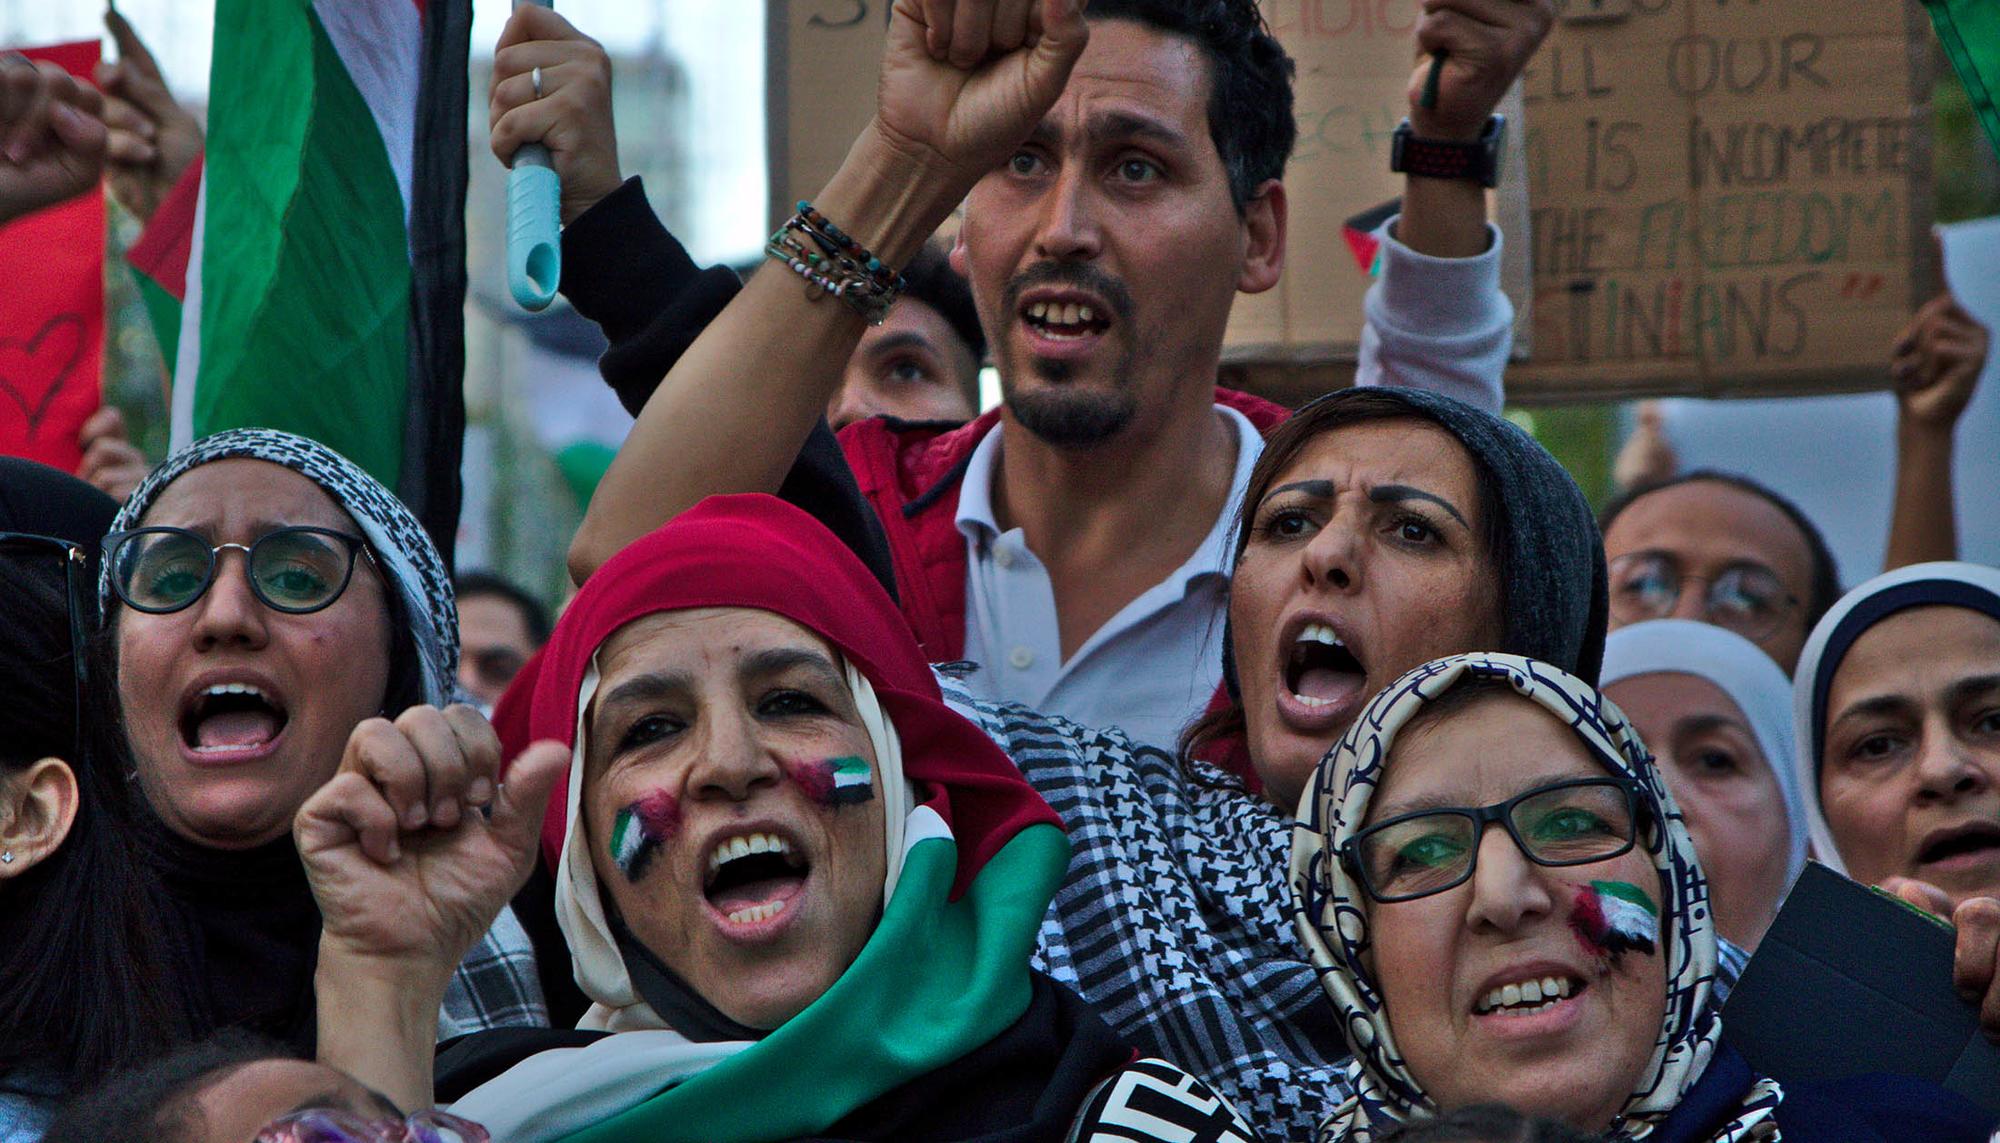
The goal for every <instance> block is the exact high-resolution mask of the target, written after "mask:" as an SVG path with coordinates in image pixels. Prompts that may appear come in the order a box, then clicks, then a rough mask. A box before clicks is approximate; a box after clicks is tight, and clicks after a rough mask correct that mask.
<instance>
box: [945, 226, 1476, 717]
mask: <svg viewBox="0 0 2000 1143" xmlns="http://www.w3.org/2000/svg"><path fill="white" fill-rule="evenodd" d="M1395 223H1396V220H1395V219H1393V218H1392V219H1390V220H1389V221H1388V222H1385V223H1383V224H1382V227H1381V229H1379V230H1377V231H1376V236H1377V237H1378V238H1380V239H1381V241H1382V262H1381V267H1382V269H1381V277H1380V278H1378V279H1377V280H1376V282H1375V284H1374V285H1372V286H1370V287H1369V290H1368V294H1367V297H1366V299H1365V300H1364V304H1363V307H1362V308H1363V312H1364V315H1365V317H1366V322H1365V325H1364V327H1363V329H1362V332H1361V348H1360V360H1359V364H1358V366H1357V368H1356V370H1355V376H1354V383H1355V384H1356V385H1407V386H1410V387H1413V388H1418V389H1428V390H1431V391H1433V392H1437V393H1443V394H1445V395H1447V396H1451V397H1456V398H1458V399H1459V400H1462V401H1466V402H1468V403H1470V404H1472V405H1473V406H1475V407H1477V408H1481V409H1485V410H1487V411H1488V412H1491V413H1496V414H1497V413H1498V412H1499V411H1500V405H1501V385H1500V378H1501V373H1502V371H1503V370H1504V369H1505V368H1506V365H1507V354H1508V351H1509V349H1510V348H1511V347H1512V345H1513V323H1514V308H1513V305H1512V303H1510V302H1509V301H1508V300H1507V296H1506V295H1505V294H1504V293H1502V292H1501V290H1500V261H1501V238H1500V231H1499V228H1497V227H1494V226H1492V225H1490V224H1489V225H1488V226H1487V228H1486V232H1487V235H1488V236H1489V238H1490V245H1489V246H1488V248H1487V250H1486V252H1485V253H1484V254H1480V255H1476V256H1474V257H1471V258H1434V257H1431V256H1429V255H1426V254H1419V253H1418V252H1416V251H1414V250H1412V249H1410V248H1409V247H1407V246H1405V245H1403V243H1402V242H1401V241H1399V240H1398V239H1397V238H1396V236H1395V233H1394V227H1395ZM1217 408H1219V409H1221V411H1222V412H1223V414H1224V415H1225V416H1226V417H1228V418H1229V420H1230V423H1232V424H1234V425H1235V426H1236V437H1237V449H1236V475H1235V478H1234V480H1233V481H1232V482H1231V485H1230V489H1229V499H1228V501H1227V502H1226V503H1225V505H1224V507H1223V510H1222V513H1221V515H1220V516H1218V517H1217V518H1216V521H1215V524H1214V525H1213V526H1212V527H1211V528H1210V529H1209V532H1208V537H1207V538H1206V539H1204V540H1203V541H1202V543H1201V547H1199V548H1197V549H1196V550H1195V553H1194V555H1192V556H1190V557H1189V558H1188V561H1187V562H1186V563H1184V564H1182V565H1181V566H1180V567H1179V568H1178V569H1176V570H1175V571H1174V573H1173V574H1172V575H1170V576H1168V577H1167V578H1166V579H1164V580H1162V581H1161V582H1159V583H1157V584H1154V585H1153V586H1152V587H1150V588H1148V589H1147V590H1146V591H1144V592H1142V593H1140V595H1139V597H1138V598H1137V599H1134V600H1133V601H1132V602H1130V603H1128V604H1126V605H1125V607H1124V609H1123V610H1122V611H1120V612H1119V613H1118V614H1117V615H1115V616H1113V617H1112V618H1111V621H1110V622H1108V623H1106V624H1105V625H1104V626H1103V627H1102V628H1100V629H1099V630H1098V631H1097V632H1096V633H1095V634H1093V635H1091V637H1090V639H1089V641H1088V642H1086V643H1085V644H1084V645H1083V646H1082V647H1080V648H1078V649H1077V652H1076V654H1075V655H1073V656H1071V657H1070V660H1069V662H1067V663H1065V662H1063V661H1062V643H1061V635H1060V633H1059V628H1058V625H1057V622H1056V601H1055V589H1054V587H1053V586H1052V585H1051V584H1050V582H1049V574H1048V570H1047V569H1046V568H1044V567H1043V566H1042V561H1041V560H1039V559H1037V558H1036V557H1035V553H1033V552H1031V551H1029V550H1028V546H1027V544H1026V543H1024V542H1023V540H1022V536H1021V530H1020V529H1019V528H1015V529H1013V530H1012V531H1008V532H1002V531H1000V525H999V522H998V521H996V520H995V519H994V517H993V478H994V476H995V475H996V474H997V472H998V470H999V463H1000V438H1001V436H1002V431H1001V430H1000V429H999V428H995V429H994V430H993V431H991V432H989V433H987V434H986V438H985V439H984V440H982V441H980V442H979V445H978V447H977V448H975V449H974V450H973V453H972V458H971V461H970V462H969V464H968V467H967V468H966V471H965V477H964V483H963V484H962V485H961V487H960V491H959V496H958V530H959V531H960V532H961V533H963V534H964V536H965V544H966V557H967V558H966V577H965V658H967V659H970V660H972V661H973V662H976V663H978V664H980V669H979V670H977V671H975V672H974V673H973V674H972V675H971V676H969V677H968V678H967V679H966V680H965V683H964V685H965V687H966V689H967V690H970V691H971V692H972V693H973V694H974V695H975V696H977V697H979V698H983V699H995V700H999V701H1003V702H1017V703H1020V704H1022V705H1023V706H1029V707H1033V708H1035V709H1036V710H1039V711H1042V712H1044V713H1046V714H1056V715H1061V716H1063V717H1064V718H1068V719H1071V720H1072V721H1075V722H1079V723H1081V724H1083V725H1085V726H1090V727H1113V726H1115V727H1118V728H1120V729H1122V730H1124V731H1125V733H1126V734H1128V735H1130V736H1131V737H1132V739H1133V741H1135V742H1143V743H1147V744H1149V745H1153V746H1158V747H1160V748H1162V749H1165V750H1168V751H1172V750H1173V749H1174V748H1175V746H1176V744H1177V743H1178V741H1179V739H1180V732H1181V730H1182V729H1183V728H1184V727H1185V726H1186V725H1187V724H1188V723H1189V722H1191V721H1193V720H1194V718H1195V717H1196V716H1197V715H1199V714H1200V713H1201V712H1202V711H1203V710H1205V709H1207V707H1208V703H1209V700H1210V699H1211V698H1213V697H1214V695H1215V688H1216V687H1217V686H1218V685H1219V684H1220V683H1221V682H1222V642H1223V618H1224V614H1225V609H1226V607H1227V601H1228V598H1229V571H1230V568H1229V555H1230V549H1231V547H1232V546H1233V544H1234V541H1235V536H1234V533H1233V530H1232V528H1231V525H1233V524H1234V523H1235V522H1236V511H1237V506H1238V505H1240V504H1241V503H1242V502H1243V497H1244V495H1245V493H1246V492H1247V491H1248V489H1249V486H1250V469H1251V468H1252V467H1253V466H1254V465H1255V464H1256V463H1257V456H1258V454H1259V453H1260V452H1262V451H1263V448H1264V439H1263V437H1262V436H1261V435H1260V434H1259V433H1258V432H1257V429H1256V427H1255V426H1254V425H1252V424H1251V423H1250V421H1249V418H1247V417H1245V416H1243V415H1242V414H1241V413H1238V412H1236V411H1235V410H1234V409H1228V408H1223V407H1222V406H1217Z"/></svg>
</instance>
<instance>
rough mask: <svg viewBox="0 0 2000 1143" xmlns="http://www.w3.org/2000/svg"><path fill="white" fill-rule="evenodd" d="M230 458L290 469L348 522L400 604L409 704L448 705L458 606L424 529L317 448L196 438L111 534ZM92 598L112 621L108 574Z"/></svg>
mask: <svg viewBox="0 0 2000 1143" xmlns="http://www.w3.org/2000/svg"><path fill="white" fill-rule="evenodd" d="M238 458H247V459H252V460H262V461H269V462H270V463H272V464H276V465H281V466H283V467H285V468H289V469H291V470H292V471H293V472H296V473H298V474H299V475H301V476H303V477H305V478H306V479H307V480H310V481H312V482H313V483H314V484H317V485H318V486H319V487H320V489H321V490H322V491H324V492H325V493H326V494H327V495H328V496H330V497H332V498H333V501H334V503H336V504H338V505H340V507H341V508H342V509H343V510H345V511H346V512H347V514H348V515H349V516H352V517H354V523H355V524H356V525H357V526H359V527H360V529H361V532H362V535H363V537H364V538H365V539H366V540H367V541H368V547H369V549H370V550H371V551H372V552H373V553H374V555H375V558H376V560H377V561H378V562H379V563H380V564H381V567H382V571H383V573H384V575H385V578H386V579H388V580H389V582H390V584H391V585H392V586H393V588H394V589H395V592H396V596H397V598H398V599H399V601H400V602H401V604H402V612H403V614H402V618H403V619H404V620H405V622H403V623H401V624H400V625H399V628H400V629H402V630H407V631H408V633H409V635H410V637H411V638H412V639H413V640H414V641H415V650H416V657H417V660H418V663H419V664H420V667H421V672H420V673H421V694H419V695H417V696H414V701H416V702H423V703H429V704H431V705H433V706H443V705H444V704H446V703H448V702H450V701H452V696H453V694H454V693H455V688H456V686H457V678H458V604H457V601H456V597H455V596H454V595H453V594H452V587H451V576H450V575H449V574H448V573H447V572H446V571H445V567H444V560H443V559H442V558H440V557H439V556H438V551H437V547H436V545H434V544H432V543H431V538H430V535H429V534H428V533H426V532H425V531H424V526H423V525H422V524H421V523H419V522H418V521H417V518H416V516H415V515H413V514H412V513H411V512H410V510H409V509H408V508H406V507H404V506H403V502H402V501H400V500H398V499H396V496H395V494H394V493H392V492H390V491H389V490H388V489H387V488H384V487H383V486H382V484H381V482H380V481H378V480H376V479H375V478H374V477H372V476H370V475H368V474H367V473H366V472H363V471H362V470H361V467H360V466H359V465H357V464H355V463H354V462H353V461H351V460H348V459H347V458H346V457H344V456H342V455H340V454H339V453H337V452H335V451H333V450H332V449H330V448H328V447H326V446H325V445H323V444H320V443H319V442H318V441H314V440H309V439H307V438H306V437H302V436H298V435H296V434H293V433H287V432H280V431H279V430H277V429H230V430H228V431H226V432H220V433H216V434H215V435H213V436H207V437H203V438H202V439H200V440H198V441H196V442H194V443H193V444H191V445H189V446H188V447H186V448H184V449H182V450H180V451H179V452H177V453H175V454H173V455H172V456H170V457H168V458H167V459H166V462H165V463H163V464H161V465H160V467H158V468H156V469H154V470H153V473H152V475H150V476H148V477H147V478H146V479H145V481H144V482H143V483H142V484H140V485H139V487H138V488H137V489H136V490H134V491H133V493H132V497H131V499H129V500H127V501H126V502H125V507H124V508H123V509H122V510H121V511H120V512H119V513H118V517H117V519H115V520H113V521H112V522H111V530H112V531H114V532H117V531H124V530H125V529H128V528H136V527H138V526H139V521H140V520H141V519H143V518H144V517H145V515H146V512H147V510H148V509H150V508H152V506H153V502H154V501H155V500H158V499H159V497H160V493H162V492H164V491H166V488H167V486H168V485H170V484H172V483H173V482H174V481H176V480H178V479H180V478H181V477H182V476H184V475H186V474H187V473H188V472H189V471H190V470H192V469H196V468H200V467H201V466H202V465H204V464H211V463H213V462H215V461H218V460H233V459H238ZM97 597H98V606H99V607H100V608H102V609H103V613H104V614H105V615H106V616H109V615H112V614H114V609H113V605H114V604H115V603H116V598H115V597H114V596H113V594H112V591H111V573H110V570H109V569H108V568H106V569H105V570H103V571H101V572H100V573H99V575H98V582H97ZM398 641H399V642H400V640H398Z"/></svg>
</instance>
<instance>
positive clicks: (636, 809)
mask: <svg viewBox="0 0 2000 1143" xmlns="http://www.w3.org/2000/svg"><path fill="white" fill-rule="evenodd" d="M679 823H680V803H678V802H676V801H674V797H673V795H672V794H667V793H657V794H651V795H649V796H647V797H645V798H641V799H640V800H639V801H636V802H633V803H632V804H631V805H629V806H626V807H625V808H624V809H622V810H619V811H618V817H617V818H616V820H614V821H613V822H612V825H611V861H612V864H614V865H616V866H617V867H618V868H619V870H620V871H622V872H623V873H624V874H625V880H627V881H632V882H637V881H638V880H639V878H641V877H643V876H645V873H646V866H647V865H648V864H649V863H651V861H652V860H653V855H654V854H656V853H658V852H659V851H660V845H661V843H662V842H664V841H665V840H666V839H667V838H668V837H670V836H672V834H673V832H674V830H675V828H676V827H677V826H678V825H679Z"/></svg>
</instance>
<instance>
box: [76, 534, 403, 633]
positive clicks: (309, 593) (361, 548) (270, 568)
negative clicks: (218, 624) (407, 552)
mask: <svg viewBox="0 0 2000 1143" xmlns="http://www.w3.org/2000/svg"><path fill="white" fill-rule="evenodd" d="M225 551H237V552H242V553H243V557H244V560H245V563H246V564H247V567H248V571H249V574H250V590H251V591H252V592H253V593H254V594H255V595H256V596H257V598H258V599H259V600H260V601H262V602H263V604H264V606H266V607H268V608H270V609H271V610H273V611H282V612H285V613H286V614H288V615H304V614H307V613H309V612H313V611H318V610H320V609H322V608H324V607H327V606H329V605H331V604H332V603H333V601H334V600H336V599H339V598H340V593H341V592H343V591H346V590H347V584H348V581H349V580H351V579H353V578H354V559H355V557H356V556H357V555H364V554H366V555H368V559H369V561H370V562H371V563H372V562H374V558H375V557H374V555H373V554H372V553H369V552H368V542H367V541H366V540H363V539H362V538H361V537H360V536H351V535H348V534H347V533H346V532H336V531H334V530H333V529H332V528H315V527H310V526H307V525H303V524H301V525H295V526H291V527H285V528H278V529H276V530H274V531H271V532H269V533H267V534H265V535H263V536H261V537H259V538H258V539H257V541H256V542H255V543H251V544H210V543H209V542H208V540H207V539H206V538H205V537H203V536H201V535H199V534H198V533H195V532H190V531H188V530H187V529H186V528H167V527H156V528H134V529H132V530H131V531H127V532H113V533H111V534H110V535H109V536H106V537H104V561H105V566H107V567H108V568H110V570H111V589H112V590H113V591H115V592H116V593H117V594H118V598H119V599H120V600H122V601H123V602H124V604H125V606H127V607H129V608H131V609H133V610H134V611H144V612H146V613H148V614H151V615H166V614H168V613H171V612H175V611H179V610H181V609H183V608H186V607H189V606H191V605H192V604H193V603H194V602H195V601H196V600H198V599H200V598H201V597H202V594H203V593H205V592H206V591H208V589H209V587H210V586H212V585H213V584H214V583H215V576H216V568H217V567H218V565H219V564H220V563H221V559H222V553H223V552H225Z"/></svg>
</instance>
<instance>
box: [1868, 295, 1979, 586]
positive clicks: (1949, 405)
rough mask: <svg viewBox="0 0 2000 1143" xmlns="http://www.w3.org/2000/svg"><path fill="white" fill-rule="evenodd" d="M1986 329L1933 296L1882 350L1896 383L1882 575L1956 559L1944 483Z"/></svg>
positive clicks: (1949, 300)
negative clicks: (1892, 496) (1892, 483)
mask: <svg viewBox="0 0 2000 1143" xmlns="http://www.w3.org/2000/svg"><path fill="white" fill-rule="evenodd" d="M1986 347H1987V335H1986V327H1985V326H1983V325H1980V324H1979V323H1978V322H1977V321H1974V320H1973V318H1972V315H1970V314H1968V313H1966V312H1965V310H1964V309H1963V308H1961V307H1960V306H1959V304H1958V301H1957V299H1955V298H1953V297H1952V296H1951V295H1950V294H1949V293H1944V294H1939V295H1938V296H1937V297H1935V298H1932V299H1931V300H1930V301H1928V302H1926V303H1925V304H1924V307H1923V308H1922V309H1920V310H1918V311H1917V316H1916V317H1915V318H1913V319H1911V321H1910V324H1909V326H1908V327H1907V328H1905V329H1904V330H1903V333H1902V336H1901V337H1898V338H1897V339H1896V344H1895V346H1894V347H1893V348H1892V349H1891V350H1890V360H1889V374H1890V377H1891V379H1892V380H1894V382H1895V386H1896V502H1895V506H1894V508H1892V509H1891V514H1890V517H1889V550H1888V554H1887V556H1886V557H1885V558H1884V559H1883V561H1882V569H1883V570H1884V571H1889V570H1891V569H1894V568H1899V567H1903V566H1904V565H1906V564H1916V563H1923V562H1925V561H1926V560H1955V559H1957V558H1958V519H1957V514H1956V505H1955V503H1954V500H1953V489H1952V479H1951V467H1952V460H1953V457H1954V454H1955V451H1956V449H1955V437H1956V435H1957V429H1958V418H1959V414H1961V413H1963V412H1965V407H1966V405H1967V404H1969V403H1970V402H1971V401H1972V391H1973V389H1974V388H1975V387H1976V386H1977V385H1978V384H1979V374H1980V371H1981V370H1983V369H1985V368H1986Z"/></svg>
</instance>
